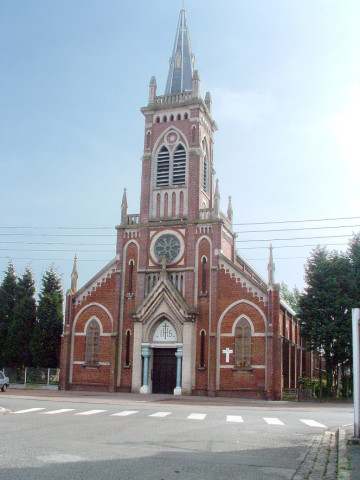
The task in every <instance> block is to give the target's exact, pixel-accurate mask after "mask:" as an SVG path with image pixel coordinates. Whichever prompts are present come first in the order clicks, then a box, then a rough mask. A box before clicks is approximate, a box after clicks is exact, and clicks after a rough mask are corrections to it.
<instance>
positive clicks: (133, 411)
mask: <svg viewBox="0 0 360 480" xmlns="http://www.w3.org/2000/svg"><path fill="white" fill-rule="evenodd" d="M134 413H139V412H138V410H124V411H123V412H119V413H113V414H112V415H111V416H112V417H127V416H128V415H133V414H134Z"/></svg>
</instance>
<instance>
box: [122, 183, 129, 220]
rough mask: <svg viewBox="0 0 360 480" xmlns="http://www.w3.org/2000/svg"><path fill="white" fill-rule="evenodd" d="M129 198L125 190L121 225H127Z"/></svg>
mask: <svg viewBox="0 0 360 480" xmlns="http://www.w3.org/2000/svg"><path fill="white" fill-rule="evenodd" d="M127 208H128V204H127V198H126V188H124V195H123V198H122V202H121V225H124V224H125V223H126V216H127Z"/></svg>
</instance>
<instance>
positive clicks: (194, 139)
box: [191, 125, 196, 143]
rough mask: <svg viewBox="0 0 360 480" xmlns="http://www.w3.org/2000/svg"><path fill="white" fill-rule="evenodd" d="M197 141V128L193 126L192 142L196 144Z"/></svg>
mask: <svg viewBox="0 0 360 480" xmlns="http://www.w3.org/2000/svg"><path fill="white" fill-rule="evenodd" d="M195 141H196V127H195V125H193V126H192V127H191V142H192V143H195Z"/></svg>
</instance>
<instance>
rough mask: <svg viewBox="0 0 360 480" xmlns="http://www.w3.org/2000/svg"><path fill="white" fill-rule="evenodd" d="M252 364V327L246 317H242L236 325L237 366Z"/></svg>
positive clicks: (247, 366)
mask: <svg viewBox="0 0 360 480" xmlns="http://www.w3.org/2000/svg"><path fill="white" fill-rule="evenodd" d="M250 366H251V327H250V323H249V322H248V321H247V320H246V318H241V319H240V320H239V321H238V323H237V325H236V327H235V368H236V367H237V368H249V367H250Z"/></svg>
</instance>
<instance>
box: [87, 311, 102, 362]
mask: <svg viewBox="0 0 360 480" xmlns="http://www.w3.org/2000/svg"><path fill="white" fill-rule="evenodd" d="M99 350H100V325H99V323H98V322H97V321H96V320H95V319H93V320H91V322H90V323H89V325H88V326H87V328H86V350H85V365H86V366H87V367H97V366H98V365H99Z"/></svg>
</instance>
